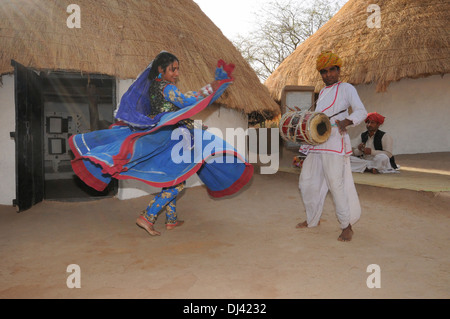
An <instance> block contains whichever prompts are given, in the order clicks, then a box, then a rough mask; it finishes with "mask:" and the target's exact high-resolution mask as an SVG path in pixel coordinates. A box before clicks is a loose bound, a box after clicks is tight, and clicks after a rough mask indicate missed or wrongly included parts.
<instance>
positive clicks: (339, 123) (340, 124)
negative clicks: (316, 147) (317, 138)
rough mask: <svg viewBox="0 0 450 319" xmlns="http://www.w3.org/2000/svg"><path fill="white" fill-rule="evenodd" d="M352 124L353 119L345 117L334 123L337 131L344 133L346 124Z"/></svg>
mask: <svg viewBox="0 0 450 319" xmlns="http://www.w3.org/2000/svg"><path fill="white" fill-rule="evenodd" d="M351 124H353V121H350V120H349V119H345V120H343V121H339V120H336V125H337V127H338V129H339V133H341V134H344V133H347V126H349V125H351Z"/></svg>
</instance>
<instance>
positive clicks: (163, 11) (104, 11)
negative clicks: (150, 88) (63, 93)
mask: <svg viewBox="0 0 450 319" xmlns="http://www.w3.org/2000/svg"><path fill="white" fill-rule="evenodd" d="M72 3H76V4H77V5H79V7H80V9H81V28H78V29H77V28H72V29H71V28H68V27H67V19H68V17H69V16H70V14H71V12H70V13H67V7H68V6H69V5H70V4H72ZM162 50H166V51H169V52H172V53H174V54H175V55H176V56H177V57H178V58H179V59H180V65H181V77H180V83H179V86H180V89H182V90H195V89H199V88H200V87H202V86H203V85H205V84H206V83H209V82H210V81H212V80H213V78H214V70H215V66H216V64H217V61H218V60H219V59H223V60H225V61H226V62H228V63H234V64H235V65H236V69H235V72H234V75H235V77H236V81H235V83H234V84H233V85H232V86H231V87H230V88H229V89H228V90H227V91H226V93H225V96H223V97H222V98H221V99H220V100H219V101H218V102H220V103H223V104H225V105H226V107H229V108H233V109H238V110H242V111H244V112H245V113H251V112H254V111H265V112H268V113H275V114H276V113H279V108H278V106H277V104H276V103H275V102H274V101H273V99H271V98H270V96H269V93H268V91H267V88H266V87H265V86H264V85H262V84H261V83H260V81H259V79H258V77H257V76H256V74H255V72H254V71H253V70H252V69H251V67H250V66H249V64H248V63H247V62H246V61H245V60H244V59H243V57H242V56H241V54H240V53H239V52H238V51H237V49H236V48H235V47H234V46H233V44H232V43H231V42H230V41H229V40H228V39H227V38H226V37H225V36H224V35H223V34H222V32H221V31H220V29H219V28H218V27H216V26H215V25H214V23H213V22H212V21H211V20H210V19H209V18H208V17H207V16H206V15H205V14H204V13H203V12H202V11H201V9H200V7H199V6H198V5H197V4H196V3H195V2H194V1H192V0H147V1H144V0H95V1H94V0H90V1H89V0H77V1H72V0H1V5H0V75H3V74H7V73H12V72H13V68H12V66H11V59H14V60H16V61H17V62H19V63H21V64H23V65H25V66H28V67H32V68H34V69H37V70H64V71H76V72H80V71H81V72H83V73H99V74H106V75H110V76H115V77H118V78H121V79H134V78H136V77H137V75H138V74H139V73H140V72H141V71H142V70H143V69H145V67H146V66H147V65H148V63H149V62H150V61H151V60H152V59H153V58H154V57H155V56H156V55H157V54H158V53H159V52H160V51H162Z"/></svg>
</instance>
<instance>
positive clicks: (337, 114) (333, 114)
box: [328, 110, 347, 120]
mask: <svg viewBox="0 0 450 319" xmlns="http://www.w3.org/2000/svg"><path fill="white" fill-rule="evenodd" d="M345 111H347V110H342V111H340V112H338V113H336V114H333V115H331V116H329V117H328V118H329V119H330V120H331V118H332V117H335V116H336V115H339V114H341V113H344V112H345Z"/></svg>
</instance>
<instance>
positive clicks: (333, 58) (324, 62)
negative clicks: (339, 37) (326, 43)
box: [316, 51, 342, 71]
mask: <svg viewBox="0 0 450 319" xmlns="http://www.w3.org/2000/svg"><path fill="white" fill-rule="evenodd" d="M335 65H337V66H338V67H341V66H342V60H341V58H340V57H339V56H338V55H337V54H334V53H333V52H331V51H324V52H322V53H321V54H320V55H319V56H318V57H317V61H316V68H317V71H320V70H322V69H325V68H328V67H330V66H335Z"/></svg>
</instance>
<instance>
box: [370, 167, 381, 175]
mask: <svg viewBox="0 0 450 319" xmlns="http://www.w3.org/2000/svg"><path fill="white" fill-rule="evenodd" d="M372 174H380V172H379V171H378V170H377V169H376V168H372Z"/></svg>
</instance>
